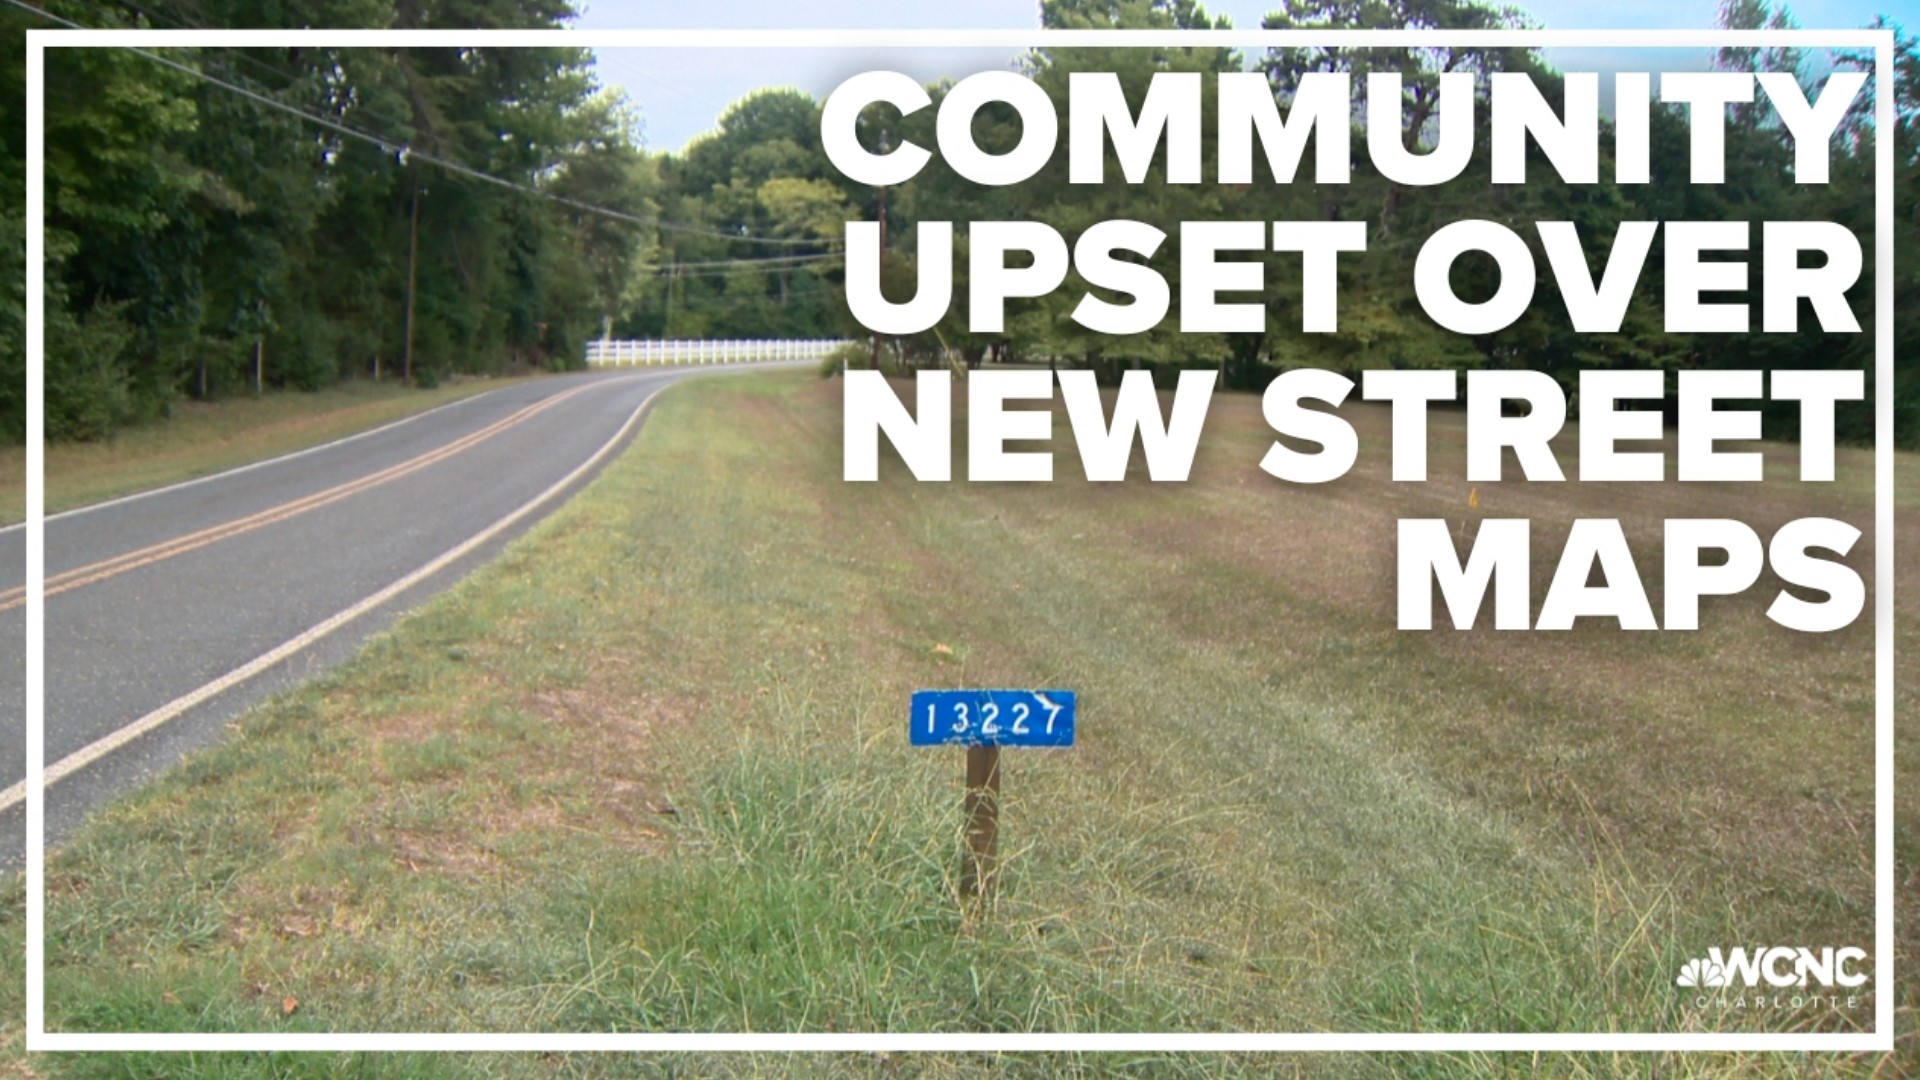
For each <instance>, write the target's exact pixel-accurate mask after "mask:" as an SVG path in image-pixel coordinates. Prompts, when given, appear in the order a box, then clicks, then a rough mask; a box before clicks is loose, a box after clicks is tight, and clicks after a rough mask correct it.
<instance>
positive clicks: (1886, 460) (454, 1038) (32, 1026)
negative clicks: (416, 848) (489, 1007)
mask: <svg viewBox="0 0 1920 1080" xmlns="http://www.w3.org/2000/svg"><path fill="white" fill-rule="evenodd" d="M26 38H27V69H26V75H27V79H26V83H27V86H26V90H27V125H26V126H27V161H26V165H27V211H28V216H27V228H28V236H27V273H28V280H27V299H28V304H27V361H28V362H27V380H28V382H27V391H28V397H27V432H28V443H29V448H28V455H27V461H28V477H27V504H28V505H27V509H28V516H27V522H26V525H27V529H28V541H27V728H28V730H27V751H28V759H27V777H26V782H27V784H28V794H27V833H28V835H27V857H28V865H27V874H26V878H27V881H26V884H27V921H26V934H27V943H26V944H27V957H26V960H27V964H26V967H27V971H26V983H27V1008H26V1017H25V1020H26V1022H25V1024H24V1031H25V1042H26V1048H27V1049H28V1050H30V1051H41V1050H58V1051H86V1050H171V1051H184V1050H208V1051H214V1050H252V1051H272V1050H311V1051H332V1052H338V1051H341V1050H350V1049H360V1050H423V1051H455V1050H496V1051H513V1050H531V1051H539V1050H547V1049H567V1050H582V1049H585V1050H592V1049H607V1050H642V1049H645V1050H671V1049H684V1050H739V1049H761V1050H781V1049H794V1050H867V1051H872V1050H882V1049H921V1050H976V1049H984V1050H1020V1049H1025V1050H1090V1051H1099V1050H1130V1049H1131V1050H1168V1049H1190V1050H1234V1049H1244V1050H1316V1049H1319V1050H1438V1051H1464V1050H1536V1051H1553V1050H1563V1051H1564V1050H1571V1051H1579V1050H1613V1051H1636V1050H1659V1051H1830V1052H1877V1051H1886V1050H1890V1049H1891V1048H1892V1045H1893V1039H1894V1030H1893V1025H1892V1014H1893V1009H1892V1005H1891V1002H1890V1001H1889V1000H1888V999H1887V995H1885V994H1884V993H1876V999H1877V1002H1876V1003H1877V1017H1876V1029H1875V1030H1874V1031H1872V1032H1867V1033H1862V1034H1825V1033H1814V1034H1804V1035H1797V1034H1791V1033H1751V1034H1737V1033H1736V1034H1714V1033H1627V1032H1605V1033H1588V1034H1575V1033H1568V1034H1538V1033H1535V1034H1529V1033H1495V1032H1488V1033H1470V1034H1469V1033H1461V1034H1444V1033H1419V1032H1411V1033H1409V1032H1401V1033H1365V1034H1315V1033H1297V1034H1259V1035H1255V1034H1239V1035H1234V1034H1190V1033H1177V1034H1176V1033H1165V1034H1095V1035H1065V1034H1028V1035H1018V1034H1000V1035H984V1034H983V1035H935V1034H917V1035H915V1034H904V1035H887V1034H866V1035H860V1034H834V1035H828V1034H821V1035H771V1034H751V1033H749V1034H739V1033H716V1034H702V1035H694V1034H665V1033H658V1034H631V1035H629V1034H599V1035H594V1034H573V1035H568V1034H550V1035H542V1034H534V1033H521V1034H441V1035H437V1034H380V1033H350V1032H342V1033H337V1034H315V1035H304V1034H295V1033H280V1034H274V1033H265V1034H258V1035H232V1034H228V1035H219V1034H134V1033H114V1034H108V1033H97V1034H69V1033H52V1032H48V1031H46V1030H45V1023H44V1021H45V1011H44V1005H45V974H46V973H45V971H44V944H45V943H44V940H43V938H44V929H45V923H44V901H45V897H44V895H42V894H43V892H44V885H45V878H44V869H45V868H44V866H43V865H42V857H43V855H44V837H43V836H42V835H41V832H40V828H39V825H40V823H41V812H42V809H43V805H42V804H43V800H44V796H45V792H44V790H43V785H42V783H41V780H42V767H43V764H44V763H43V762H42V761H41V757H40V752H39V751H40V749H41V743H42V740H41V736H42V734H43V730H42V729H43V724H44V716H43V713H42V705H43V704H44V702H43V700H42V697H41V693H40V692H41V690H42V686H41V682H40V676H41V674H42V672H41V667H42V662H43V660H44V656H43V653H42V646H43V645H44V641H43V633H42V630H43V628H42V627H41V625H40V623H39V621H38V616H39V612H40V608H41V604H42V599H43V597H42V586H43V584H44V582H43V576H42V572H43V570H44V566H43V564H42V563H41V561H40V560H39V558H38V556H39V554H40V548H39V541H40V539H41V537H42V533H43V525H44V521H43V520H42V515H41V514H40V511H41V510H42V509H43V506H42V504H41V502H40V501H39V496H40V494H41V491H40V488H39V484H38V481H39V479H40V477H39V476H38V472H37V469H36V466H37V464H38V463H39V458H40V454H39V449H40V443H41V441H42V440H41V438H40V436H41V435H43V434H44V410H45V402H44V400H43V394H42V393H41V389H42V386H41V380H42V376H43V373H44V368H43V362H44V357H43V354H42V351H41V347H40V346H41V342H42V339H41V332H42V326H41V321H42V318H43V315H44V313H43V311H42V309H41V305H40V303H39V302H37V298H38V297H39V296H40V295H41V293H40V287H39V282H40V278H41V275H42V271H43V269H44V264H43V262H42V258H43V252H42V248H41V246H40V245H41V237H40V233H41V226H42V224H43V221H42V214H41V210H40V200H41V196H42V188H43V179H44V177H43V173H44V161H43V158H42V139H41V131H40V123H41V117H42V115H43V112H42V110H43V101H42V97H43V93H44V87H43V86H42V82H43V79H42V72H43V67H42V57H43V55H44V54H43V50H44V49H45V48H46V47H48V46H52V47H58V48H73V47H83V48H84V47H97V46H109V47H112V46H129V45H131V46H142V45H144V46H156V47H184V46H210V47H220V46H233V47H243V46H249V45H252V46H282V45H289V44H305V45H316V46H332V47H351V46H383V45H392V44H394V43H396V42H398V43H401V44H404V45H408V46H414V47H434V46H445V47H463V46H471V45H475V44H485V45H503V46H504V45H532V46H542V45H553V46H561V45H565V46H600V47H607V48H616V47H619V48H702V47H705V48H788V49H791V48H828V47H839V48H860V47H868V48H953V47H973V46H984V47H1016V48H1017V47H1022V46H1029V45H1036V44H1050V45H1054V46H1059V47H1069V46H1076V45H1078V46H1088V47H1098V46H1103V45H1114V44H1122V45H1134V46H1156V47H1181V46H1193V45H1215V46H1232V45H1245V46H1261V45H1282V44H1296V45H1307V44H1313V45H1322V46H1360V47H1364V46H1368V45H1398V44H1409V45H1421V44H1475V43H1480V42H1485V41H1488V40H1493V41H1496V42H1498V43H1501V44H1506V45H1512V46H1538V47H1548V48H1550V47H1556V46H1558V47H1566V48H1581V47H1587V48H1596V47H1598V48H1605V47H1620V46H1650V47H1713V46H1718V45H1726V44H1737V45H1800V46H1810V47H1821V46H1824V47H1829V48H1871V49H1874V50H1876V52H1877V55H1878V57H1879V59H1878V62H1877V67H1878V68H1879V71H1880V73H1881V74H1882V75H1884V74H1885V73H1887V72H1888V71H1890V70H1891V68H1892V65H1891V62H1890V54H1891V52H1892V45H1891V41H1892V35H1891V32H1890V31H1875V30H1858V29H1853V30H1806V29H1802V30H1746V31H1728V30H1556V31H1548V30H1518V31H1418V30H1416V31H1406V30H1400V31H1393V30H1372V31H1349V30H1339V31H1272V30H1227V31H1220V30H1200V31H1123V30H1091V31H1088V30H1052V31H1049V30H1038V29H1029V30H1010V31H992V30H955V31H941V30H917V31H916V30H616V31H606V30H596V31H591V32H584V31H573V30H553V31H541V30H502V31H487V30H471V29H464V30H444V31H440V30H426V31H422V30H316V29H307V30H185V31H165V30H79V31H76V30H51V29H30V30H28V31H27V32H26ZM1879 81H1880V83H1881V84H1882V88H1881V89H1880V91H1879V93H1880V98H1879V101H1878V106H1877V113H1876V115H1877V119H1876V125H1878V126H1880V127H1881V130H1882V131H1885V130H1890V129H1888V128H1886V127H1885V124H1886V122H1887V121H1888V120H1889V119H1890V114H1891V108H1890V106H1891V99H1890V97H1889V96H1888V95H1889V94H1890V91H1889V90H1887V89H1886V88H1885V86H1886V82H1887V80H1885V79H1884V78H1883V79H1881V80H1879ZM1877 152H1878V154H1879V156H1880V164H1879V170H1878V173H1879V176H1880V177H1881V178H1882V179H1883V183H1882V184H1881V185H1880V191H1879V193H1878V200H1877V202H1876V209H1877V211H1880V212H1879V213H1878V214H1877V215H1876V245H1875V249H1876V256H1878V255H1879V254H1880V253H1881V252H1882V251H1885V252H1886V255H1887V262H1888V263H1889V264H1890V263H1891V261H1892V260H1891V243H1890V238H1891V232H1890V231H1889V230H1890V220H1889V218H1888V217H1887V216H1886V214H1885V212H1884V211H1885V209H1886V207H1888V206H1889V205H1890V204H1891V185H1890V184H1888V183H1885V182H1884V180H1885V179H1886V178H1890V175H1891V140H1884V139H1883V140H1882V141H1881V142H1880V143H1879V144H1878V146H1877ZM1875 288H1876V292H1877V293H1879V295H1880V296H1881V297H1882V298H1884V297H1885V296H1886V290H1889V289H1890V279H1887V278H1885V277H1884V276H1883V277H1882V279H1881V280H1878V281H1876V283H1875ZM1876 316H1877V319H1876V321H1877V322H1878V323H1879V324H1880V326H1882V327H1883V328H1889V327H1890V322H1891V304H1890V303H1889V304H1880V305H1879V308H1878V311H1877V312H1876ZM1882 334H1883V336H1881V337H1880V338H1879V340H1878V341H1877V343H1876V352H1877V357H1878V373H1879V374H1886V375H1890V374H1891V367H1892V342H1891V337H1890V336H1887V330H1886V329H1883V331H1882ZM1883 387H1884V388H1885V389H1890V388H1891V382H1890V380H1889V381H1888V382H1886V383H1884V384H1883ZM1890 432H1891V398H1890V397H1889V396H1888V395H1887V394H1886V393H1882V395H1881V398H1880V399H1879V400H1878V401H1877V402H1876V416H1875V451H1876V468H1875V496H1876V507H1875V519H1876V522H1875V523H1876V533H1877V534H1885V537H1886V539H1887V540H1888V541H1890V540H1891V528H1890V522H1891V517H1892V507H1891V505H1890V499H1889V498H1888V496H1890V494H1891V487H1892V485H1891V467H1892V458H1891V455H1890V453H1889V451H1888V449H1887V446H1888V443H1887V437H1888V436H1889V435H1890ZM1876 544H1877V547H1876V553H1875V564H1876V566H1875V573H1876V575H1877V577H1878V580H1876V582H1875V589H1876V593H1875V611H1876V646H1875V656H1876V674H1877V675H1878V678H1877V680H1876V694H1875V696H1876V699H1877V707H1878V711H1879V712H1880V714H1881V716H1882V718H1883V720H1882V723H1881V724H1880V731H1879V732H1878V738H1877V739H1876V744H1877V745H1876V755H1875V757H1876V761H1875V766H1876V768H1875V786H1876V792H1875V794H1876V810H1875V816H1876V820H1875V835H1876V839H1877V840H1878V842H1879V843H1878V846H1877V849H1876V859H1875V863H1876V866H1875V869H1876V885H1877V888H1876V894H1875V908H1876V928H1877V934H1876V941H1877V944H1878V947H1877V949H1876V953H1877V955H1876V957H1875V970H1876V973H1878V972H1880V971H1882V970H1884V971H1885V972H1887V973H1888V974H1889V975H1890V974H1891V972H1892V957H1891V949H1892V915H1893V909H1892V900H1893V896H1892V891H1891V888H1890V886H1891V883H1892V871H1893V867H1892V859H1891V840H1892V832H1891V829H1892V823H1891V821H1890V817H1891V813H1892V806H1893V791H1892V784H1891V781H1892V756H1891V744H1892V739H1891V732H1892V723H1891V721H1892V705H1891V700H1890V698H1889V697H1888V695H1887V694H1886V690H1887V689H1888V684H1889V682H1890V677H1891V671H1892V640H1891V637H1890V634H1889V631H1890V630H1891V613H1892V580H1891V565H1892V548H1891V546H1890V544H1879V542H1878V535H1877V538H1876ZM1882 613H1884V614H1882ZM1882 619H1885V620H1886V621H1885V623H1884V624H1883V623H1881V620H1882ZM1886 985H1891V979H1890V978H1889V980H1888V983H1887V984H1886ZM1880 989H1883V987H1882V984H1880V983H1879V981H1878V976H1876V991H1878V990H1880ZM343 1042H344V1043H345V1045H343Z"/></svg>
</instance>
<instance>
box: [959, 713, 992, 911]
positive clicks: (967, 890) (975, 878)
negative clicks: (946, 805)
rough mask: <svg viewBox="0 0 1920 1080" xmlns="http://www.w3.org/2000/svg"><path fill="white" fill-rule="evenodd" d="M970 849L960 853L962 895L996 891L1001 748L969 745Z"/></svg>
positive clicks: (971, 895)
mask: <svg viewBox="0 0 1920 1080" xmlns="http://www.w3.org/2000/svg"><path fill="white" fill-rule="evenodd" d="M966 810H967V849H966V852H965V853H964V854H963V855H962V856H961V864H960V895H961V896H964V897H984V896H986V895H987V894H988V893H990V892H992V891H993V879H994V869H995V867H994V862H995V857H994V849H995V846H996V842H997V840H998V839H999V836H1000V748H999V747H997V746H969V747H967V798H966Z"/></svg>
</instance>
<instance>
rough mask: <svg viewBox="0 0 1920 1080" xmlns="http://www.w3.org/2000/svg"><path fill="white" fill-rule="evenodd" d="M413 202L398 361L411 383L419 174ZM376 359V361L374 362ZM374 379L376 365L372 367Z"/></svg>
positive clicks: (402, 378)
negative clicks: (403, 327) (404, 335)
mask: <svg viewBox="0 0 1920 1080" xmlns="http://www.w3.org/2000/svg"><path fill="white" fill-rule="evenodd" d="M410 201H411V202H412V203H413V206H412V208H411V209H410V210H409V211H408V212H407V217H408V221H407V344H406V351H405V352H404V353H403V354H402V357H401V361H400V381H401V382H402V383H405V384H408V385H411V384H412V382H413V285H414V281H415V280H416V278H417V272H418V270H419V263H420V176H419V174H418V173H415V174H414V178H413V198H412V199H411V200H410ZM377 363H378V361H376V364H377ZM374 370H375V371H376V374H375V375H374V378H375V379H378V378H379V377H380V376H379V375H378V374H377V372H378V370H379V369H378V367H376V368H375V369H374Z"/></svg>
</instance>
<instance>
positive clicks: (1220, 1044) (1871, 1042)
mask: <svg viewBox="0 0 1920 1080" xmlns="http://www.w3.org/2000/svg"><path fill="white" fill-rule="evenodd" d="M29 1037H30V1039H31V1042H32V1045H31V1046H30V1047H29V1049H30V1050H32V1051H33V1052H35V1053H40V1052H43V1051H68V1052H71V1051H148V1052H152V1051H174V1052H177V1051H189V1050H191V1051H246V1052H255V1053H265V1052H285V1051H294V1052H316V1053H317V1052H329V1053H340V1052H342V1051H345V1050H349V1049H351V1050H354V1051H374V1052H382V1053H400V1052H416V1053H419V1052H425V1053H434V1052H451V1051H462V1052H487V1053H543V1052H548V1051H566V1052H571V1053H611V1052H625V1053H633V1052H636V1051H646V1052H653V1053H660V1052H668V1051H680V1052H686V1051H696V1052H697V1051H733V1052H739V1051H761V1052H788V1053H793V1052H801V1053H848V1052H865V1053H872V1052H874V1051H878V1050H886V1051H902V1052H912V1053H955V1052H980V1051H993V1052H1005V1053H1030V1052H1035V1051H1067V1052H1073V1053H1084V1052H1112V1051H1126V1052H1135V1053H1140V1052H1149V1053H1150V1052H1160V1053H1194V1052H1229V1053H1231V1052H1240V1053H1248V1052H1267V1053H1270V1052H1273V1051H1288V1052H1296V1053H1297V1052H1311V1053H1381V1052H1395V1053H1398V1052H1406V1051H1421V1050H1425V1051H1437V1052H1446V1053H1462V1052H1471V1051H1521V1052H1527V1051H1531V1052H1535V1053H1567V1052H1594V1051H1614V1052H1620V1051H1626V1052H1662V1053H1674V1052H1694V1051H1706V1052H1721V1053H1725V1052H1741V1051H1745V1052H1754V1051H1761V1052H1767V1053H1778V1052H1786V1051H1795V1052H1803V1053H1804V1052H1809V1051H1811V1052H1823V1053H1872V1052H1874V1051H1876V1050H1878V1049H1879V1048H1880V1044H1879V1041H1878V1039H1877V1038H1876V1037H1875V1036H1874V1035H1873V1034H1872V1033H1857V1034H1840V1033H1831V1032H1829V1033H1810V1034H1801V1035H1794V1034H1785V1033H1778V1032H1775V1033H1753V1032H1750V1033H1747V1034H1735V1033H1724V1034H1705V1033H1684V1034H1683V1033H1671V1034H1631V1033H1623V1032H1572V1033H1565V1034H1561V1033H1548V1032H1537V1033H1516V1034H1508V1035H1499V1034H1481V1033H1477V1032H1301V1033H1298V1034H1286V1035H1283V1034H1273V1035H1263V1034H1253V1033H1234V1032H1207V1033H1200V1032H1190V1031H1179V1032H1127V1033H1089V1034H1057V1035H1048V1034H1013V1033H1006V1034H985V1033H980V1034H975V1033H904V1034H887V1033H885V1032H806V1033H792V1034H788V1033H779V1032H755V1031H750V1032H739V1033H719V1034H707V1033H698V1034H696V1033H691V1032H634V1031H615V1032H590V1031H588V1032H577V1033H570V1034H569V1033H537V1032H512V1033H507V1032H497V1033H483V1034H473V1035H462V1034H456V1033H452V1032H421V1033H411V1034H400V1033H394V1032H367V1031H354V1032H345V1031H343V1032H329V1033H320V1032H260V1033H247V1034H240V1033H231V1034H207V1035H187V1034H170V1033H154V1034H147V1033H139V1032H124V1033H114V1034H106V1033H99V1034H84V1033H79V1032H39V1033H35V1034H34V1035H30V1036H29Z"/></svg>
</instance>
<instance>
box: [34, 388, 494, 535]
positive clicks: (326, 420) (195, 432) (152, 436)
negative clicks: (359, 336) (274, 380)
mask: <svg viewBox="0 0 1920 1080" xmlns="http://www.w3.org/2000/svg"><path fill="white" fill-rule="evenodd" d="M501 385H502V382H501V380H498V379H459V380H455V381H452V382H448V383H446V384H443V385H441V386H437V387H434V388H433V389H431V390H416V389H412V388H410V387H406V386H403V385H401V384H400V383H399V382H397V381H391V380H390V381H387V382H383V383H375V382H372V381H370V380H366V379H355V380H352V381H350V382H345V383H340V384H339V385H337V386H332V387H329V388H327V389H324V390H316V391H314V392H312V393H303V392H299V391H291V390H276V391H271V392H269V393H267V394H264V395H262V396H260V397H251V396H247V397H236V398H230V399H228V400H225V401H213V402H201V401H183V402H180V403H178V404H176V405H175V406H174V407H173V415H172V416H170V417H168V418H166V419H164V420H159V421H155V422H154V423H151V424H143V425H141V426H138V427H134V428H130V429H128V430H126V431H122V432H120V433H119V434H117V435H115V436H114V437H113V438H111V439H106V440H102V441H100V442H83V443H53V444H51V445H49V446H48V447H47V459H46V470H47V496H46V497H47V512H48V513H57V512H59V511H61V510H69V509H72V508H73V507H76V506H85V505H87V504H89V503H96V502H101V501H103V500H106V499H112V498H116V497H118V496H121V495H127V494H130V493H132V492H135V491H145V490H147V489H150V488H156V487H162V486H164V485H167V484H173V483H178V482H180V481H182V480H191V479H193V478H194V477H196V476H206V475H208V474H210V473H216V472H220V471H222V470H224V469H232V468H236V467H238V466H241V465H246V464H250V463H252V462H255V461H262V460H265V459H267V458H270V457H276V456H278V455H280V454H289V453H292V452H294V451H296V450H304V449H306V448H308V447H310V446H318V445H320V444H321V443H324V442H329V441H331V440H334V439H339V438H344V437H345V436H348V435H352V434H355V433H357V432H361V431H366V430H368V429H370V428H374V427H378V426H380V425H381V424H387V423H391V422H393V421H395V420H398V419H400V418H402V417H404V416H409V415H412V414H414V413H417V412H422V411H425V410H427V409H431V408H434V407H435V406H439V405H445V404H447V403H448V402H450V401H458V400H460V399H461V398H466V397H472V396H473V395H475V394H482V393H485V392H487V391H488V390H493V389H497V388H498V387H499V386H501ZM26 476H27V452H26V448H25V447H23V446H6V447H0V524H6V523H10V522H15V521H20V520H23V519H24V518H25V517H26V515H27V488H26V484H27V479H26Z"/></svg>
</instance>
